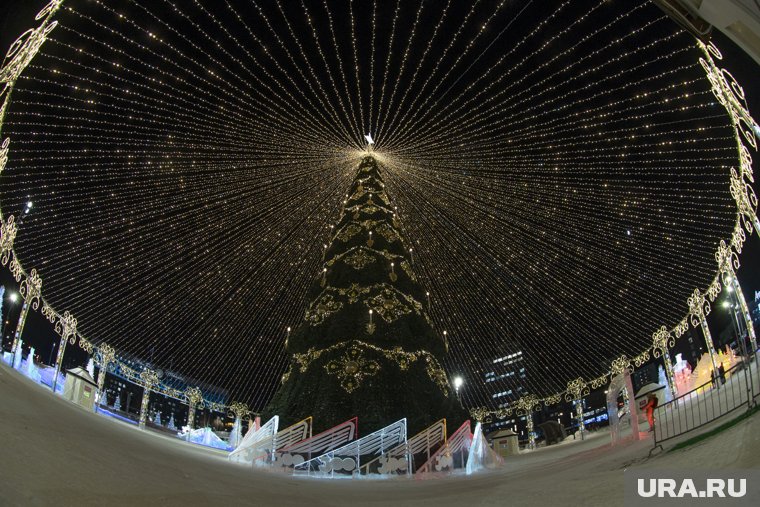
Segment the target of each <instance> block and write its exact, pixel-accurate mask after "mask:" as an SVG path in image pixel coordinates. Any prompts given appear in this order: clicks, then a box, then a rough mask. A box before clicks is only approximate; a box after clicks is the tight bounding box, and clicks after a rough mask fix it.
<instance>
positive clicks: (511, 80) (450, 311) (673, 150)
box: [0, 0, 738, 410]
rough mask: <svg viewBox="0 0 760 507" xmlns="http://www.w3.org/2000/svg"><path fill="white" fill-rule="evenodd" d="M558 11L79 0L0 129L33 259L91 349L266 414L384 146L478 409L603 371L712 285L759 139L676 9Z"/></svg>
mask: <svg viewBox="0 0 760 507" xmlns="http://www.w3.org/2000/svg"><path fill="white" fill-rule="evenodd" d="M548 4H549V3H547V2H543V1H542V2H538V1H528V2H506V1H503V2H498V3H495V2H465V1H457V0H447V1H443V2H425V1H423V0H412V1H403V2H402V1H401V0H395V1H388V2H379V1H374V0H372V1H371V0H361V1H360V0H345V1H341V2H332V1H329V2H328V1H326V0H322V1H320V0H303V1H302V2H284V1H281V0H276V1H274V2H258V1H255V0H224V1H219V2H202V1H195V2H179V1H175V2H173V1H170V0H160V1H148V0H130V1H129V2H108V1H101V0H92V1H76V0H71V1H69V0H66V1H65V2H64V3H63V5H62V6H61V7H60V9H59V10H58V12H56V17H55V19H56V20H57V22H58V25H57V26H56V27H55V29H54V30H52V31H51V32H50V33H49V34H48V37H47V41H46V42H45V43H44V45H42V47H41V49H40V51H39V53H38V54H37V55H36V56H35V57H34V59H33V60H32V61H31V63H29V65H28V67H27V68H26V69H25V70H24V73H23V74H22V75H21V76H20V78H19V79H18V80H17V82H16V83H15V88H14V91H13V100H12V101H11V102H10V105H9V107H8V109H7V111H6V115H5V118H4V121H3V125H2V128H3V135H4V136H6V135H7V136H9V137H10V138H11V139H12V145H11V149H10V150H9V151H8V152H7V156H8V161H7V165H6V167H5V169H4V171H3V172H2V180H1V185H0V203H1V204H2V211H3V213H4V215H5V216H8V215H9V214H12V213H14V212H15V213H16V214H18V213H19V211H20V210H22V209H23V207H24V205H25V203H26V202H27V201H30V200H31V201H33V202H34V210H33V212H32V213H30V214H29V216H28V217H27V218H26V219H25V221H24V223H23V224H22V225H21V226H20V227H19V228H18V233H17V237H16V239H15V251H16V253H17V254H18V257H19V259H21V262H22V263H23V264H24V266H34V267H36V268H37V270H38V271H39V272H40V273H41V274H42V276H43V277H44V279H45V287H44V294H45V298H46V301H47V302H48V303H49V304H50V305H52V306H54V307H55V308H57V309H58V308H60V309H63V308H66V309H68V310H70V311H71V313H72V314H73V315H76V317H77V319H78V326H79V327H78V330H79V331H80V332H81V333H82V334H83V335H86V336H87V337H88V339H89V340H91V341H92V343H94V344H96V345H97V344H99V343H107V344H109V345H110V346H113V347H114V348H115V349H116V350H117V351H120V352H123V353H129V354H132V355H134V356H137V357H141V358H143V359H145V360H150V361H151V363H152V364H153V365H154V366H155V367H158V368H166V369H172V370H175V371H177V372H180V373H183V374H186V375H188V376H190V377H192V378H196V379H199V380H202V381H204V382H208V383H210V384H213V385H216V386H219V387H221V388H224V389H227V390H228V391H229V393H230V399H237V400H244V401H247V402H250V406H251V408H252V409H253V410H260V409H261V408H262V407H263V406H264V405H265V404H266V403H267V401H268V400H269V399H270V398H271V397H272V395H273V393H274V391H275V390H276V389H277V387H278V385H279V382H280V378H281V376H282V374H283V373H284V372H285V368H286V362H287V357H286V354H285V350H284V343H285V340H286V339H287V338H288V336H289V334H290V331H289V330H290V329H291V326H296V325H297V324H298V323H299V322H300V321H301V320H302V319H304V318H305V317H304V315H305V311H306V305H307V304H308V301H307V299H306V297H305V295H306V293H307V289H308V287H309V286H310V284H312V283H314V282H315V280H318V278H319V277H320V276H322V273H321V271H320V269H321V265H322V257H323V255H324V251H325V246H324V245H326V244H329V243H330V241H331V239H332V238H333V235H334V234H335V233H336V232H337V231H334V230H331V228H330V224H334V223H335V222H336V220H337V218H338V217H339V216H340V213H341V207H342V205H343V203H344V202H345V201H346V199H347V198H348V196H347V195H346V192H347V190H348V188H349V186H350V183H351V181H352V180H353V178H354V176H355V174H356V169H357V167H358V163H359V161H360V160H361V158H362V157H363V156H365V155H366V154H367V153H368V152H371V153H372V154H373V156H374V157H376V159H377V160H378V163H379V166H380V169H381V172H382V175H383V178H384V180H385V184H386V187H385V189H386V192H387V194H388V195H389V196H391V197H392V200H393V202H394V206H395V208H394V211H395V213H396V216H397V219H398V221H399V223H400V226H401V227H403V230H404V235H405V237H406V238H407V239H408V240H409V242H410V244H409V253H410V255H409V257H410V260H411V262H412V263H413V264H414V270H415V272H416V273H417V275H418V276H419V279H420V282H421V285H422V286H423V287H425V289H426V291H427V294H426V298H428V300H429V301H430V317H431V320H432V322H433V324H434V327H435V328H436V329H437V330H438V331H439V332H440V333H441V335H442V336H443V335H444V334H445V340H446V341H447V342H448V344H449V356H448V360H447V361H448V363H447V364H446V365H445V366H446V367H447V369H448V370H449V371H450V372H456V373H457V375H458V378H460V379H461V380H462V382H461V384H460V387H461V388H460V389H459V390H458V395H459V396H460V397H461V399H462V401H463V403H464V404H465V405H466V406H483V407H490V408H497V406H499V403H500V402H502V401H503V400H497V399H495V398H494V397H493V395H492V393H493V392H499V391H501V392H510V391H511V392H518V391H519V390H522V392H528V393H531V395H534V396H537V397H539V398H541V397H547V396H551V395H553V394H554V393H557V392H560V391H563V390H565V387H566V385H567V383H568V381H570V380H573V379H577V378H579V377H582V378H586V379H593V378H597V377H599V376H600V375H604V374H605V373H607V372H608V371H609V369H610V364H611V361H612V360H613V359H614V358H617V357H619V356H621V355H623V354H625V355H627V356H628V357H634V356H636V355H637V354H639V353H640V352H641V351H642V350H645V349H647V348H648V347H650V346H651V335H652V332H653V331H654V330H656V329H658V328H659V327H660V326H661V325H662V324H663V323H666V324H667V325H668V326H674V325H676V324H677V323H678V322H680V321H681V320H682V318H683V316H684V315H685V314H686V313H687V312H688V308H687V304H686V301H687V299H688V297H689V295H690V294H692V292H693V291H694V288H695V287H705V286H707V285H708V284H709V283H710V282H711V281H712V280H713V279H714V277H715V273H716V269H717V267H716V264H715V259H714V252H715V249H716V247H717V245H718V242H719V241H720V240H721V239H724V238H728V237H730V236H731V234H732V232H733V231H734V228H735V226H736V222H737V215H736V214H737V211H736V203H735V202H734V200H733V198H732V196H731V194H730V192H729V174H730V168H731V167H732V166H737V164H738V162H737V159H738V156H737V145H736V140H735V137H734V131H733V130H732V127H731V121H730V120H729V117H728V116H727V114H726V110H725V109H724V108H723V107H721V105H720V104H718V102H717V101H716V99H715V97H714V95H713V93H712V91H711V84H710V82H709V81H708V80H707V79H706V78H705V71H704V69H703V68H702V67H701V65H700V63H699V58H700V55H701V52H700V50H699V49H698V48H697V46H696V45H695V41H694V39H693V38H692V37H691V36H689V35H688V34H686V33H685V32H683V31H681V30H680V29H679V28H678V27H677V26H676V25H675V24H674V23H672V22H671V21H670V20H669V19H668V18H667V17H666V16H665V15H664V14H663V13H662V12H661V11H660V10H658V9H657V8H656V7H654V6H653V5H651V4H650V3H648V2H609V1H606V0H599V1H592V2H587V1H580V0H565V1H557V2H551V3H550V5H548ZM61 311H62V310H61ZM444 330H445V331H444ZM517 355H519V356H520V357H521V358H523V360H522V362H521V366H520V367H521V368H524V369H525V370H524V371H522V372H521V373H520V375H504V376H501V377H498V378H491V379H490V380H491V382H485V381H484V379H485V377H484V375H486V374H487V373H488V372H489V371H491V370H492V369H493V364H494V362H495V361H497V360H499V359H500V358H504V357H507V356H512V357H516V356H517Z"/></svg>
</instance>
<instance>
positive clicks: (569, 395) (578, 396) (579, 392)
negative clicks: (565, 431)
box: [565, 377, 590, 440]
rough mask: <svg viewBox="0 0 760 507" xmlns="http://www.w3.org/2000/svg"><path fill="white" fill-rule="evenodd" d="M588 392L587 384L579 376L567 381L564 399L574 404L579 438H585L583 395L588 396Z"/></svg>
mask: <svg viewBox="0 0 760 507" xmlns="http://www.w3.org/2000/svg"><path fill="white" fill-rule="evenodd" d="M589 392H590V390H589V388H588V384H586V381H585V380H583V379H582V378H581V377H578V378H577V379H575V380H571V381H570V382H568V383H567V391H566V392H565V401H572V402H573V404H574V405H575V419H576V421H577V422H578V431H580V433H581V440H583V439H584V438H585V433H586V425H585V424H584V422H583V397H584V396H588V394H589Z"/></svg>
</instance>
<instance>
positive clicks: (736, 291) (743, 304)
mask: <svg viewBox="0 0 760 507" xmlns="http://www.w3.org/2000/svg"><path fill="white" fill-rule="evenodd" d="M715 260H716V261H718V269H720V273H721V279H722V281H723V284H724V285H725V286H726V288H727V290H728V291H729V292H731V293H733V297H734V298H736V300H737V302H738V303H739V309H740V310H741V313H742V316H743V317H744V325H745V326H746V328H747V335H748V336H749V341H750V346H751V347H752V351H753V353H754V352H755V351H757V335H756V334H755V326H754V325H753V324H752V317H751V315H750V313H749V308H748V307H747V301H746V300H745V299H744V292H743V291H742V286H741V285H740V284H739V279H738V278H737V277H736V270H737V269H739V256H738V255H737V254H736V252H735V251H734V250H733V249H732V248H731V247H729V246H728V245H726V242H725V241H723V240H721V242H720V245H719V246H718V251H717V252H715Z"/></svg>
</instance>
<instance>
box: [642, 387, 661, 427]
mask: <svg viewBox="0 0 760 507" xmlns="http://www.w3.org/2000/svg"><path fill="white" fill-rule="evenodd" d="M658 404H659V400H658V399H657V396H656V395H655V394H654V393H649V394H647V404H646V405H644V410H646V413H647V422H648V423H649V431H650V433H651V432H652V431H654V409H656V408H657V405H658Z"/></svg>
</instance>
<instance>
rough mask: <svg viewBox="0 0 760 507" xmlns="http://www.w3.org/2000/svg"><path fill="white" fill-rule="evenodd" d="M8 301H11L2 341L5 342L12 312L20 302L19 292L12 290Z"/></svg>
mask: <svg viewBox="0 0 760 507" xmlns="http://www.w3.org/2000/svg"><path fill="white" fill-rule="evenodd" d="M8 302H9V303H10V308H8V315H7V317H6V318H5V322H4V323H3V336H2V341H3V342H5V331H6V330H7V329H8V324H9V323H10V321H11V313H13V310H14V309H15V308H16V303H17V302H18V292H11V293H10V294H8ZM0 349H2V343H1V342H0Z"/></svg>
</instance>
